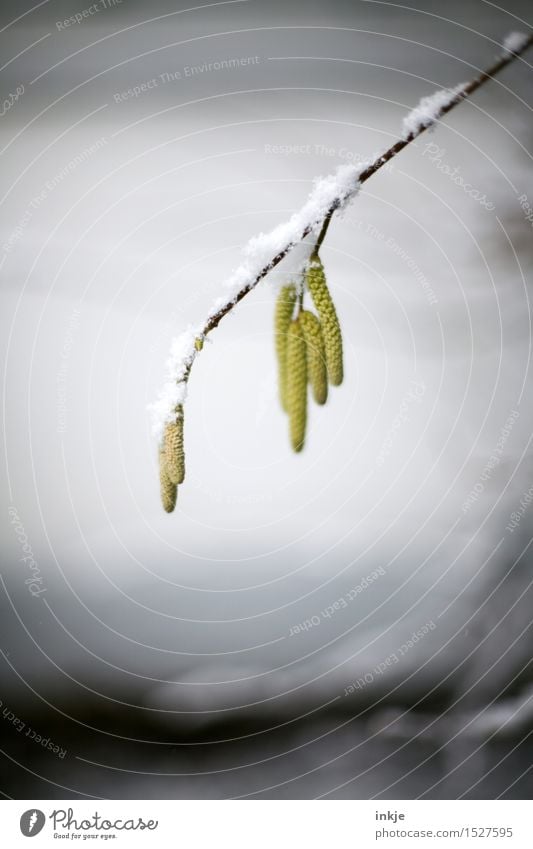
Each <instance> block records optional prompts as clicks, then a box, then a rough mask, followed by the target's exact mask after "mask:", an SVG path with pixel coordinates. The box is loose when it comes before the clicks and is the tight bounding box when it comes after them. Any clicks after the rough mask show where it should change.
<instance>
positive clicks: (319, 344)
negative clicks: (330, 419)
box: [299, 310, 328, 404]
mask: <svg viewBox="0 0 533 849" xmlns="http://www.w3.org/2000/svg"><path fill="white" fill-rule="evenodd" d="M299 320H300V324H301V327H302V330H303V334H304V338H305V343H306V347H307V377H308V379H309V384H310V386H311V389H312V391H313V398H314V399H315V401H316V403H317V404H325V403H326V401H327V398H328V373H327V368H326V353H325V346H324V337H323V335H322V327H321V326H320V321H319V320H318V318H317V317H316V315H315V314H314V313H312V312H309V311H308V310H302V312H301V313H300V318H299Z"/></svg>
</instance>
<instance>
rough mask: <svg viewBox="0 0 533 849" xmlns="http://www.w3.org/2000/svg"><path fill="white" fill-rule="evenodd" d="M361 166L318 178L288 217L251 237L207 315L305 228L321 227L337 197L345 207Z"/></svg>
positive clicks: (298, 238) (344, 167)
mask: <svg viewBox="0 0 533 849" xmlns="http://www.w3.org/2000/svg"><path fill="white" fill-rule="evenodd" d="M362 170H363V166H362V165H361V164H358V165H351V164H350V165H341V166H339V168H337V170H336V172H335V173H334V174H330V175H329V176H327V177H321V178H318V179H317V180H315V184H314V187H313V190H312V192H311V194H310V195H309V198H308V199H307V201H306V203H305V204H304V205H303V206H302V208H301V209H299V210H298V212H295V213H294V214H293V215H291V217H290V218H289V220H288V221H284V222H283V224H278V225H277V227H274V229H273V230H270V232H269V233H260V234H259V235H258V236H254V237H253V238H252V239H250V241H249V242H248V243H247V245H246V246H245V247H244V249H243V256H244V260H243V262H242V263H241V264H240V265H239V266H238V268H237V269H236V270H235V271H234V272H233V274H232V275H231V276H230V277H229V278H228V279H227V280H226V281H225V283H224V284H223V286H224V288H225V289H226V291H227V294H226V295H224V296H222V297H220V298H218V299H217V300H216V301H215V303H214V305H213V308H212V310H211V312H210V314H209V316H208V319H209V318H211V317H212V316H213V315H215V314H216V313H217V312H218V311H219V310H220V309H222V308H223V307H224V306H226V305H227V304H230V303H233V302H234V301H235V299H236V297H237V295H238V294H239V292H240V291H241V290H242V289H244V288H245V287H246V286H249V285H250V284H251V283H253V281H254V280H255V279H256V278H257V276H258V275H259V274H260V273H261V271H262V270H263V269H264V268H265V267H266V266H268V265H269V264H270V262H272V260H273V259H274V257H276V256H277V255H278V254H280V253H281V252H282V251H284V250H285V249H286V248H288V247H292V245H295V244H297V243H298V242H300V241H301V238H302V233H303V232H304V231H305V230H307V229H308V228H311V230H312V231H316V230H318V229H319V227H320V225H321V224H322V221H323V220H324V218H325V216H326V213H327V211H328V209H329V208H330V206H331V205H332V203H333V202H334V201H338V202H339V206H340V207H341V208H342V207H344V206H345V205H346V203H347V202H348V201H349V200H351V199H352V198H353V197H354V196H355V195H356V194H357V191H358V189H359V183H358V178H359V174H360V173H361V171H362Z"/></svg>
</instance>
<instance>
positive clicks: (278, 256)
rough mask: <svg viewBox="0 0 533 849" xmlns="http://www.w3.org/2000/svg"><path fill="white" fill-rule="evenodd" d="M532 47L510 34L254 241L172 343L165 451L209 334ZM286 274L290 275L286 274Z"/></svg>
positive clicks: (161, 408) (161, 415) (155, 414)
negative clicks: (372, 180) (397, 131)
mask: <svg viewBox="0 0 533 849" xmlns="http://www.w3.org/2000/svg"><path fill="white" fill-rule="evenodd" d="M532 43H533V35H531V34H528V35H525V34H523V33H519V32H512V33H510V34H509V35H508V36H507V37H506V38H505V39H504V41H503V43H502V52H501V54H500V56H499V58H498V60H497V61H496V62H495V63H494V64H493V65H492V66H491V67H490V68H488V69H487V70H486V71H483V72H481V73H480V74H479V75H478V76H477V77H475V78H474V79H472V80H471V81H470V82H469V83H461V84H460V85H458V86H455V87H454V88H448V89H441V90H439V91H436V92H435V93H434V94H432V95H430V96H427V97H423V98H422V99H421V101H420V102H419V103H418V105H417V106H416V107H415V108H414V109H412V110H411V112H409V114H408V115H407V116H406V117H405V118H404V120H403V126H402V135H401V137H400V138H399V139H398V140H397V141H396V142H395V144H393V145H392V146H391V147H389V148H388V149H387V150H385V151H384V152H383V153H382V154H381V155H379V156H378V157H377V159H375V160H374V161H373V162H370V163H367V164H359V165H353V164H350V165H342V166H340V167H339V168H337V170H336V172H335V173H334V174H330V175H329V176H328V177H325V178H320V179H318V180H316V181H315V184H314V187H313V190H312V192H311V194H310V195H309V198H308V200H307V201H306V203H305V204H304V205H303V206H302V208H301V209H300V210H299V211H298V212H295V213H294V214H293V215H292V216H291V217H290V218H289V220H288V221H286V222H284V223H283V224H279V225H278V226H277V227H274V229H273V230H271V231H270V232H268V233H261V234H259V235H258V236H254V238H252V239H250V241H249V242H248V244H247V245H246V247H245V248H244V250H243V260H242V262H241V264H240V265H239V266H238V268H237V269H236V270H235V271H234V272H233V274H232V275H231V276H230V277H229V278H228V279H227V280H226V281H225V283H224V284H223V289H224V294H223V295H221V296H220V297H219V298H217V300H216V301H215V303H214V304H213V306H212V308H211V309H210V311H209V313H208V315H207V318H206V321H205V324H203V325H198V326H196V327H194V326H189V327H188V328H187V330H185V331H184V333H182V334H181V335H180V336H179V337H177V338H176V339H174V340H173V342H172V345H171V350H170V356H169V358H168V360H167V363H166V382H165V385H164V386H163V388H162V389H161V391H160V393H159V397H158V399H157V401H156V402H155V403H153V404H151V405H150V406H149V410H150V412H151V415H152V430H153V433H154V436H155V437H156V439H157V440H158V442H159V444H160V446H161V443H162V439H163V435H164V432H165V428H166V427H167V426H168V425H169V424H170V423H171V422H173V421H175V420H176V416H177V414H178V408H180V406H181V405H182V404H183V402H184V401H185V397H186V391H187V380H188V377H189V373H190V370H191V366H192V364H193V361H194V359H195V356H196V354H197V353H198V351H199V350H200V349H201V347H202V344H203V341H204V339H205V337H206V335H207V334H208V333H210V332H211V330H213V329H214V328H215V327H217V326H218V323H219V321H220V320H221V319H222V318H223V317H224V316H225V315H226V314H227V313H228V312H229V311H230V310H231V309H232V308H233V307H234V306H235V305H236V304H237V303H238V302H239V301H240V300H241V299H242V298H243V297H244V296H245V295H246V294H248V292H250V291H251V290H252V289H253V288H254V287H255V286H256V285H257V284H258V283H259V281H260V280H262V279H263V277H265V276H266V275H267V274H269V273H270V272H271V271H272V269H273V268H274V267H276V266H278V265H279V264H280V263H281V262H282V260H283V259H284V258H285V257H286V256H287V255H288V254H289V252H290V251H292V250H293V248H295V247H296V246H299V256H298V257H297V262H296V265H294V264H293V269H292V275H293V276H294V274H295V273H296V274H299V273H301V271H302V270H303V269H304V267H305V266H306V265H307V266H308V265H309V259H310V252H311V251H312V250H313V245H312V244H311V245H307V244H305V243H304V239H305V237H306V236H309V235H311V234H313V235H314V236H315V237H316V245H315V246H314V247H315V249H318V247H319V246H320V244H321V242H322V239H323V238H324V236H325V233H326V231H327V228H328V225H329V222H330V220H331V217H332V215H333V213H334V212H335V211H337V210H339V209H342V208H343V207H345V206H346V205H347V204H348V203H349V201H350V200H352V199H353V198H354V197H355V195H356V194H357V192H358V191H359V188H360V186H361V185H362V184H363V183H364V182H365V181H366V180H367V179H368V178H369V177H371V176H373V174H375V173H376V172H377V171H378V170H379V169H380V168H382V167H383V166H384V165H386V164H387V163H388V162H389V161H390V160H391V159H392V158H393V157H394V156H396V155H397V154H398V153H399V152H400V151H401V150H403V149H404V147H406V146H407V145H408V144H409V143H410V142H412V141H414V139H416V138H417V137H418V136H419V135H420V134H421V133H423V132H424V131H425V130H427V129H428V128H429V127H431V126H432V125H433V124H435V123H436V122H437V121H438V120H439V119H440V118H441V117H442V116H443V115H445V114H446V113H447V112H449V111H450V110H451V109H453V108H454V106H456V105H457V104H458V103H460V102H461V101H462V100H464V99H465V98H466V97H468V96H470V95H471V94H472V93H473V92H474V91H476V90H477V89H478V88H479V87H480V86H482V85H484V84H485V83H486V82H488V81H489V80H491V79H492V77H493V75H494V74H497V73H499V72H500V71H501V70H502V68H504V67H506V66H507V65H508V64H510V63H511V62H512V61H514V60H515V59H516V58H517V56H519V55H521V54H522V53H523V52H524V51H525V50H526V49H527V48H528V47H529V46H530V45H531V44H532ZM283 270H284V272H285V269H283ZM288 276H289V281H287V278H286V279H285V281H284V282H285V283H287V282H290V276H291V272H290V273H289V275H288Z"/></svg>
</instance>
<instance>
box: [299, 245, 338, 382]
mask: <svg viewBox="0 0 533 849" xmlns="http://www.w3.org/2000/svg"><path fill="white" fill-rule="evenodd" d="M306 282H307V287H308V289H309V291H310V293H311V297H312V299H313V303H314V305H315V307H316V310H317V312H318V316H319V318H320V322H321V325H322V334H323V336H324V347H325V352H326V365H327V370H328V377H329V382H330V383H331V384H332V385H333V386H339V384H340V383H342V378H343V366H342V336H341V329H340V325H339V320H338V318H337V313H336V311H335V306H334V304H333V301H332V300H331V295H330V293H329V289H328V287H327V283H326V275H325V273H324V267H323V265H322V263H321V261H320V259H319V257H318V256H314V257H313V258H312V261H311V264H310V265H309V266H308V269H307V273H306Z"/></svg>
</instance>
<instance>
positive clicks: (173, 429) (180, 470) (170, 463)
mask: <svg viewBox="0 0 533 849" xmlns="http://www.w3.org/2000/svg"><path fill="white" fill-rule="evenodd" d="M164 451H165V459H166V468H167V473H168V476H169V478H170V480H171V481H172V483H174V484H180V483H183V481H184V479H185V452H184V449H183V407H182V406H181V404H180V405H179V406H178V407H177V408H176V420H175V421H173V422H169V423H168V424H167V426H166V427H165V437H164Z"/></svg>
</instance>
